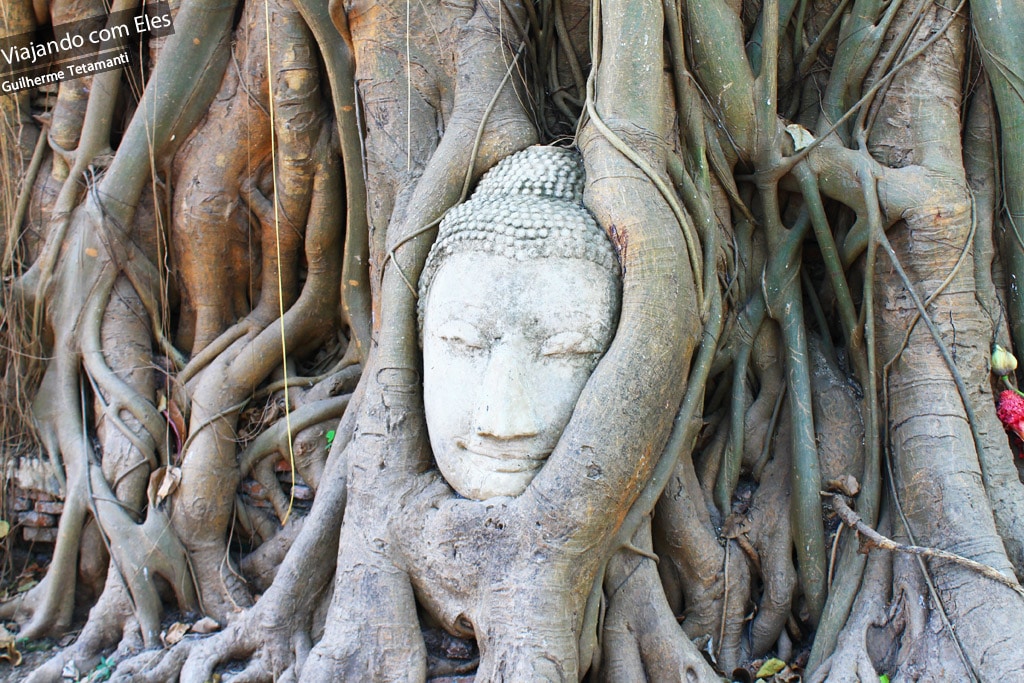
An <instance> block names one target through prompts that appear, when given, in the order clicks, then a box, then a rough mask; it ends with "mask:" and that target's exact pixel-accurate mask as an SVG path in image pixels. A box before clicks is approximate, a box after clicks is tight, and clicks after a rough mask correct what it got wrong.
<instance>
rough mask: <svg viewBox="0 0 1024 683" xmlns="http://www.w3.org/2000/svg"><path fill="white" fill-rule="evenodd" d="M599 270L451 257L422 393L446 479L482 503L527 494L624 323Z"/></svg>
mask: <svg viewBox="0 0 1024 683" xmlns="http://www.w3.org/2000/svg"><path fill="white" fill-rule="evenodd" d="M618 299H619V294H618V283H617V280H616V277H615V275H614V274H613V273H612V272H610V271H609V270H608V269H607V268H604V267H601V266H599V265H596V264H594V263H592V262H590V261H587V260H583V259H575V258H565V257H546V258H539V259H534V260H529V261H517V260H513V259H510V258H507V257H505V256H501V255H496V254H493V253H483V252H463V253H456V254H452V255H450V256H449V257H448V258H446V259H445V261H444V263H443V265H441V267H440V269H439V270H438V271H437V274H436V276H435V278H434V280H433V282H432V284H431V286H430V290H429V293H428V295H427V300H426V303H425V307H424V319H423V365H424V375H423V392H424V403H425V408H426V417H427V427H428V430H429V432H430V444H431V447H432V448H433V451H434V457H435V459H436V460H437V465H438V467H439V468H440V470H441V474H442V475H444V478H445V479H446V480H447V481H448V483H449V484H450V485H451V486H452V488H454V489H455V490H456V491H457V492H458V493H460V494H461V495H463V496H465V497H467V498H473V499H477V500H482V499H486V498H491V497H494V496H516V495H519V494H520V493H522V492H523V490H524V489H525V488H526V487H527V485H529V483H530V481H531V480H532V479H533V477H534V476H535V475H536V474H537V472H538V470H539V469H540V468H541V467H542V466H543V465H544V461H545V460H546V459H547V457H548V455H550V453H551V451H552V450H553V449H554V448H555V445H556V444H557V443H558V440H559V438H560V437H561V434H562V431H563V430H564V429H565V426H566V424H568V422H569V418H570V417H571V416H572V412H573V409H574V407H575V405H576V401H577V399H578V398H579V396H580V392H581V391H582V390H583V387H584V385H585V384H586V383H587V379H588V378H589V377H590V374H591V372H593V370H594V367H595V366H596V365H597V362H598V360H599V359H600V358H601V355H602V354H604V352H605V351H606V350H607V348H608V345H609V344H610V342H611V339H612V336H613V334H614V332H615V325H616V321H617V318H618Z"/></svg>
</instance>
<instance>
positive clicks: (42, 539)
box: [22, 526, 57, 543]
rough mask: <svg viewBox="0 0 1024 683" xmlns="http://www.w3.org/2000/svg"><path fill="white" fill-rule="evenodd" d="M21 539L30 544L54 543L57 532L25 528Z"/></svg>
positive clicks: (51, 529)
mask: <svg viewBox="0 0 1024 683" xmlns="http://www.w3.org/2000/svg"><path fill="white" fill-rule="evenodd" d="M22 538H24V539H25V540H26V541H29V542H30V543H56V541H57V530H56V529H53V528H47V529H44V528H39V527H32V526H27V527H25V528H24V529H22Z"/></svg>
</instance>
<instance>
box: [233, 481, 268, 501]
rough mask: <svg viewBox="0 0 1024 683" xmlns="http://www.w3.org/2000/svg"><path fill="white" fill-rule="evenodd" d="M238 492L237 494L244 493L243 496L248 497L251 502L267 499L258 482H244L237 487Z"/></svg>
mask: <svg viewBox="0 0 1024 683" xmlns="http://www.w3.org/2000/svg"><path fill="white" fill-rule="evenodd" d="M238 492H239V493H244V494H245V495H247V496H249V497H250V498H252V499H253V500H266V499H267V492H266V490H265V489H264V488H263V485H262V484H260V483H259V482H258V481H254V480H252V479H246V480H244V481H243V482H242V483H241V484H240V485H239V486H238Z"/></svg>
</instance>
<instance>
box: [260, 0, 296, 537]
mask: <svg viewBox="0 0 1024 683" xmlns="http://www.w3.org/2000/svg"><path fill="white" fill-rule="evenodd" d="M263 20H264V23H265V25H266V30H265V35H266V37H267V93H268V99H269V100H270V170H271V173H272V176H273V179H274V242H275V245H276V248H277V308H278V319H279V320H280V321H281V367H282V368H283V369H284V422H285V430H286V431H287V433H288V468H289V470H290V471H291V474H292V488H291V494H290V495H289V497H288V510H287V511H285V513H284V519H282V520H281V526H284V525H285V524H286V523H287V522H288V518H289V517H290V516H291V514H292V506H293V505H294V503H295V450H294V449H293V448H292V413H291V405H290V402H289V400H288V348H287V343H286V340H285V336H284V284H283V283H282V281H281V220H280V213H279V203H278V197H277V137H276V134H275V131H274V123H275V121H276V117H275V113H276V112H275V109H274V71H273V66H272V64H271V60H270V2H269V0H263Z"/></svg>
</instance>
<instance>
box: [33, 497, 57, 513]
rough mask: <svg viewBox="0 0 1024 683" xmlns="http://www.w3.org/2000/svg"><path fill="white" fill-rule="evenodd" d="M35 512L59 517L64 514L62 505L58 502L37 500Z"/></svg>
mask: <svg viewBox="0 0 1024 683" xmlns="http://www.w3.org/2000/svg"><path fill="white" fill-rule="evenodd" d="M35 510H36V512H42V513H45V514H47V515H61V514H63V513H64V503H62V502H61V501H59V500H37V501H36V504H35Z"/></svg>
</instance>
